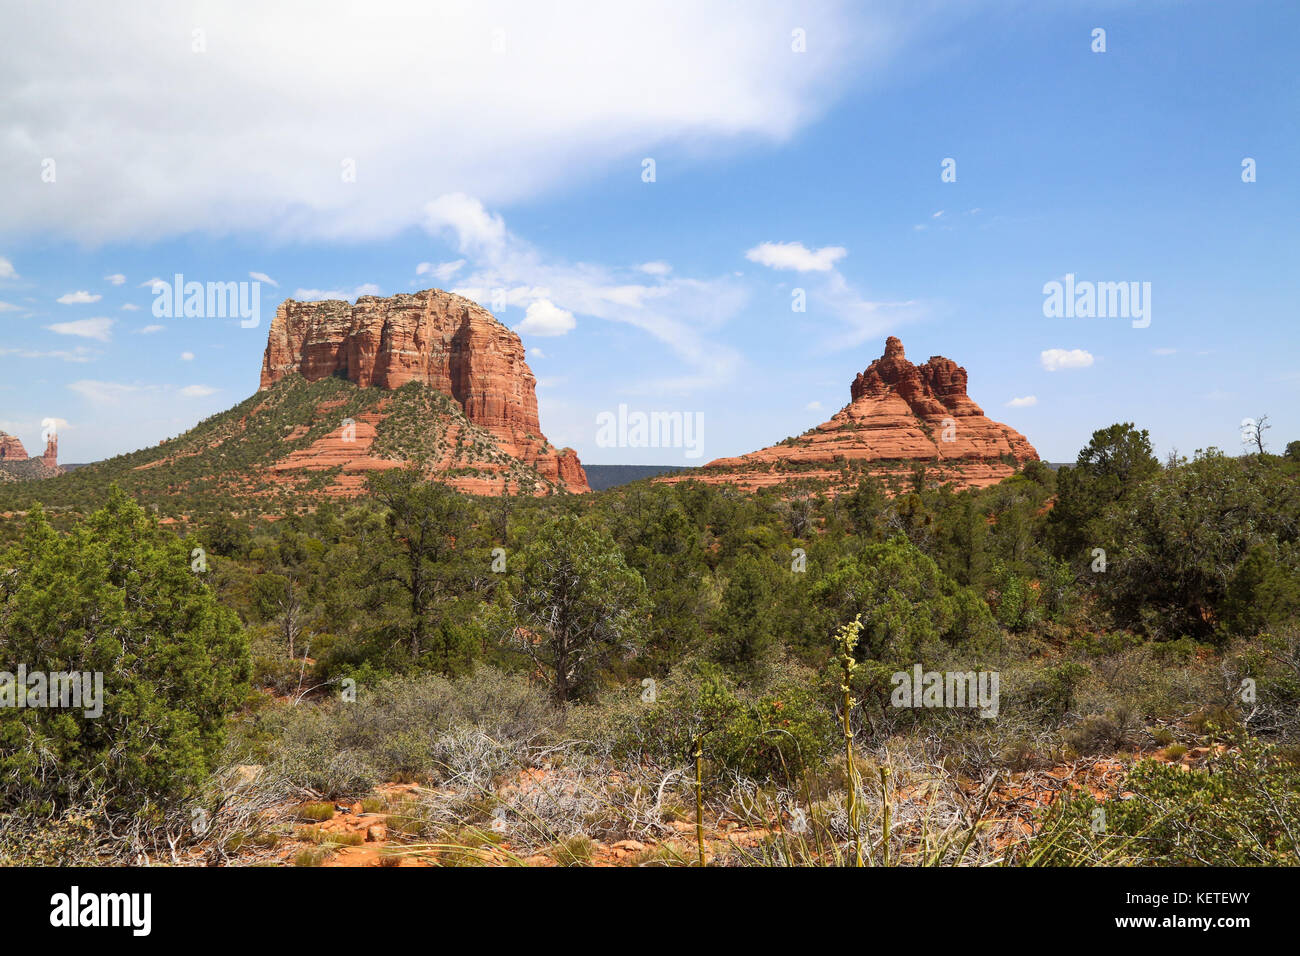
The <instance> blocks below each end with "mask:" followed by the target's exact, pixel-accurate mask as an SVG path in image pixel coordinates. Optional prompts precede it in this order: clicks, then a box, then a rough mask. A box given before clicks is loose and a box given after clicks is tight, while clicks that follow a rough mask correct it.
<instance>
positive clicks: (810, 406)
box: [804, 402, 822, 412]
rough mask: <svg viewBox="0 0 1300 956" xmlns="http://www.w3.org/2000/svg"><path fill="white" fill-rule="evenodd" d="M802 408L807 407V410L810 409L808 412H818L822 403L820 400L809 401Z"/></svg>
mask: <svg viewBox="0 0 1300 956" xmlns="http://www.w3.org/2000/svg"><path fill="white" fill-rule="evenodd" d="M804 408H806V409H807V410H808V411H810V412H819V411H821V408H822V403H821V402H809V403H808V404H807V405H805V406H804Z"/></svg>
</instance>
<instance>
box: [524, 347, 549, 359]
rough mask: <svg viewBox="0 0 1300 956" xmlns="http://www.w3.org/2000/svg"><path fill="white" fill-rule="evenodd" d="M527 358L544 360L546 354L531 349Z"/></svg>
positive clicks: (536, 349) (539, 350) (537, 349)
mask: <svg viewBox="0 0 1300 956" xmlns="http://www.w3.org/2000/svg"><path fill="white" fill-rule="evenodd" d="M528 357H529V358H539V359H544V358H546V353H545V352H543V351H542V350H541V349H539V348H531V349H529V350H528Z"/></svg>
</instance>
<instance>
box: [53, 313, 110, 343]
mask: <svg viewBox="0 0 1300 956" xmlns="http://www.w3.org/2000/svg"><path fill="white" fill-rule="evenodd" d="M46 328H47V329H49V330H50V331H51V332H56V333H58V334H59V335H77V336H80V337H81V338H83V339H95V340H96V341H99V342H107V341H109V340H110V339H111V338H112V337H113V335H112V329H113V320H112V319H104V318H96V319H78V320H77V321H75V322H55V323H54V324H53V325H47V326H46Z"/></svg>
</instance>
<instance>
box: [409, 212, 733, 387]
mask: <svg viewBox="0 0 1300 956" xmlns="http://www.w3.org/2000/svg"><path fill="white" fill-rule="evenodd" d="M425 212H426V217H425V225H426V227H427V228H428V229H429V230H430V231H432V232H434V233H435V234H438V235H445V236H448V237H450V239H451V240H452V241H453V242H454V243H455V244H456V246H457V248H458V249H459V251H460V252H461V253H462V255H464V256H465V258H466V259H468V260H469V262H470V263H471V264H472V267H473V270H472V271H471V272H470V274H468V275H466V276H465V277H464V278H463V279H462V280H461V282H460V284H459V285H458V286H457V288H455V289H453V290H452V291H453V292H457V293H459V294H460V295H464V296H466V297H467V298H470V299H474V300H475V301H477V302H479V303H480V304H482V305H484V306H491V305H493V304H504V306H505V308H506V310H507V312H506V317H507V318H508V317H509V312H510V310H513V309H515V308H519V309H523V310H524V319H523V322H527V321H528V319H527V316H528V308H529V307H530V306H532V305H534V304H535V303H539V302H543V301H544V302H547V303H549V304H550V306H551V307H553V308H555V309H559V310H561V311H563V312H566V313H569V314H571V315H573V316H575V317H582V316H591V317H593V318H597V319H602V320H605V321H608V322H617V323H621V324H625V325H630V326H633V327H635V328H639V329H641V330H642V331H644V332H646V333H648V334H649V335H651V336H653V337H654V338H655V339H656V340H658V341H659V342H662V343H663V344H664V345H666V346H667V347H668V348H669V349H671V350H672V352H673V353H674V354H675V355H676V356H677V358H678V359H679V360H681V361H682V362H683V363H684V365H685V369H684V370H683V374H681V375H679V376H676V377H672V378H667V379H658V380H656V381H654V382H640V383H638V382H627V383H625V389H627V390H629V391H635V390H638V389H653V390H658V391H674V392H682V391H690V390H692V389H695V388H702V387H710V386H714V385H718V384H721V383H723V382H727V381H730V380H731V379H732V378H733V377H734V376H735V374H736V371H737V369H738V368H739V367H740V364H741V359H740V356H739V354H738V353H737V352H736V350H735V349H734V348H733V347H732V346H730V345H728V344H726V343H725V342H724V341H721V340H720V339H719V338H717V337H715V335H714V334H713V333H715V332H717V331H718V330H720V329H721V328H722V326H724V325H725V324H726V323H727V322H728V321H729V320H730V319H731V318H733V317H734V316H735V315H736V314H737V313H738V312H739V311H740V309H741V308H742V307H743V305H744V304H745V302H746V301H747V299H748V292H747V290H746V289H745V287H744V286H742V285H741V284H740V283H738V282H737V281H736V280H735V279H734V277H730V276H728V277H723V278H716V279H687V278H683V277H672V278H659V279H657V280H656V281H654V282H647V281H646V279H645V276H646V274H645V273H644V272H639V271H637V270H635V269H617V268H612V267H608V266H603V265H597V264H593V263H588V262H576V263H575V262H567V261H564V260H561V259H557V258H553V257H548V256H546V255H544V254H543V253H541V252H540V251H539V250H538V249H537V248H536V247H534V246H533V245H532V244H531V243H529V242H527V241H526V240H524V239H522V238H520V237H519V236H516V235H515V234H514V233H512V232H511V231H510V230H509V229H507V228H506V225H505V222H504V220H502V218H501V217H500V216H498V215H495V214H492V213H489V212H488V211H487V210H486V209H485V208H483V206H482V204H481V203H479V202H478V201H477V200H472V199H469V198H468V197H465V196H463V195H459V194H458V195H456V196H455V198H454V199H452V200H446V199H445V197H444V199H443V200H438V201H435V202H433V203H430V204H429V205H428V206H427V207H426V209H425ZM494 299H497V300H498V301H497V302H496V303H494V302H493V300H494ZM534 314H535V315H536V314H537V313H534ZM547 314H551V313H547ZM575 324H576V319H575ZM523 329H524V331H525V333H527V330H528V327H527V326H524V327H523Z"/></svg>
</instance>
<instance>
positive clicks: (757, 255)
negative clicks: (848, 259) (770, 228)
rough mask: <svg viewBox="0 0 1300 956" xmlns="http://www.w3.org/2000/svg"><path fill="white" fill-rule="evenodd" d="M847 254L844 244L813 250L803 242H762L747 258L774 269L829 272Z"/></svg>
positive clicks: (747, 254) (750, 251)
mask: <svg viewBox="0 0 1300 956" xmlns="http://www.w3.org/2000/svg"><path fill="white" fill-rule="evenodd" d="M846 255H848V250H847V249H845V248H844V247H843V246H822V247H821V248H820V249H817V250H812V249H809V248H807V247H806V246H805V245H804V244H803V243H802V242H760V243H759V244H758V245H756V246H755V247H754V248H753V249H750V250H749V251H748V252H746V253H745V258H746V259H748V260H749V261H750V262H757V263H758V264H759V265H762V266H768V267H769V268H772V269H794V270H795V271H796V272H829V271H830V270H831V269H833V268H834V267H835V263H836V262H838V261H839V260H841V259H843V258H844V257H845V256H846Z"/></svg>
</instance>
